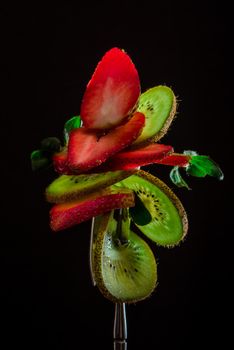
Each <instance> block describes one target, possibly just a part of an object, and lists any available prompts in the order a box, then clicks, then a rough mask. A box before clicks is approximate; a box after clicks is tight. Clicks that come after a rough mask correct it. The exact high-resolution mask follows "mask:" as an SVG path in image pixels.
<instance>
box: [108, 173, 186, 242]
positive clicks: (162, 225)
mask: <svg viewBox="0 0 234 350" xmlns="http://www.w3.org/2000/svg"><path fill="white" fill-rule="evenodd" d="M114 186H121V187H123V186H125V187H127V188H129V189H132V190H133V191H134V192H135V194H136V195H137V196H139V198H140V199H141V201H142V203H143V204H144V206H145V207H146V209H147V210H148V211H149V213H150V214H151V217H152V220H151V221H150V222H149V223H148V224H146V225H139V222H135V224H136V226H137V227H138V228H139V229H140V230H141V232H142V233H144V234H145V235H146V236H147V237H149V238H150V239H151V240H153V241H154V242H156V243H157V244H159V245H161V246H174V245H176V244H178V243H179V242H180V241H181V240H183V238H184V237H185V235H186V233H187V229H188V221H187V215H186V212H185V210H184V207H183V205H182V203H181V202H180V200H179V199H178V198H177V196H176V195H175V194H174V192H172V190H171V189H170V188H169V187H168V186H167V185H166V184H165V183H164V182H163V181H161V180H159V179H158V178H157V177H154V176H153V175H151V174H148V173H146V172H145V171H143V170H139V171H138V173H137V174H135V175H132V176H130V177H128V178H127V179H124V180H122V181H121V182H119V183H118V184H116V185H114ZM133 219H134V217H133Z"/></svg>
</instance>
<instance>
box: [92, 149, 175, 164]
mask: <svg viewBox="0 0 234 350" xmlns="http://www.w3.org/2000/svg"><path fill="white" fill-rule="evenodd" d="M172 152H173V147H172V146H168V145H162V144H159V143H154V144H150V145H147V146H145V147H141V148H138V149H130V150H127V151H122V152H119V153H117V154H115V155H114V156H113V157H111V158H110V159H108V161H107V162H106V163H104V164H102V165H101V166H100V167H99V168H101V169H102V170H103V171H104V170H106V171H107V169H111V170H121V169H124V170H127V169H135V168H137V167H139V166H144V165H148V164H152V163H157V162H158V161H161V160H163V159H164V157H166V156H167V155H168V154H170V153H172Z"/></svg>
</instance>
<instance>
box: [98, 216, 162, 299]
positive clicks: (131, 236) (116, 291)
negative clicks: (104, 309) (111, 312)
mask: <svg viewBox="0 0 234 350" xmlns="http://www.w3.org/2000/svg"><path fill="white" fill-rule="evenodd" d="M125 225H126V223H125ZM125 229H126V227H125ZM94 231H95V240H94V246H93V247H94V248H93V249H94V251H93V260H92V263H93V270H94V276H95V281H96V283H97V286H98V288H99V290H100V291H101V293H102V294H103V295H104V296H105V297H106V298H108V299H109V300H111V301H113V302H126V303H133V302H137V301H140V300H143V299H145V298H147V297H149V296H150V295H151V294H152V292H153V291H154V289H155V287H156V282H157V267H156V261H155V257H154V254H153V252H152V251H151V249H150V247H149V246H148V244H147V243H146V242H145V241H144V240H143V239H142V238H140V237H139V236H138V235H136V234H135V233H133V232H132V231H131V230H129V232H128V240H127V241H125V243H122V244H121V243H120V241H119V240H118V238H117V237H116V231H117V221H116V220H115V219H114V217H113V211H112V212H110V213H108V214H106V215H103V216H102V220H101V221H100V220H98V229H97V230H94Z"/></svg>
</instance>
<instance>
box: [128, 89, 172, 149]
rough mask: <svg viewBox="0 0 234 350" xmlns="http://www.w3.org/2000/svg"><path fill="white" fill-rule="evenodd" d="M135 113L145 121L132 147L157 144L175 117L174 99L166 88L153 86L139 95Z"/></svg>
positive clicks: (170, 91)
mask: <svg viewBox="0 0 234 350" xmlns="http://www.w3.org/2000/svg"><path fill="white" fill-rule="evenodd" d="M137 111H138V112H141V113H143V114H144V115H145V118H146V119H145V126H144V128H143V130H142V132H141V134H140V136H139V137H138V138H137V139H136V141H134V143H133V146H138V145H142V144H144V143H149V142H157V141H159V140H160V139H161V138H162V137H163V136H164V135H165V133H166V132H167V130H168V128H169V126H170V124H171V122H172V120H173V118H174V116H175V113H176V97H175V95H174V93H173V91H172V90H171V89H170V88H169V87H168V86H164V85H159V86H155V87H153V88H151V89H149V90H147V91H145V92H144V93H143V94H141V96H140V99H139V105H138V108H137Z"/></svg>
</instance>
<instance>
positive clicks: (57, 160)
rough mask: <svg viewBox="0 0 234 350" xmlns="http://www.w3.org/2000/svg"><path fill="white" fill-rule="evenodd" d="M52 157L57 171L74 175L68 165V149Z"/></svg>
mask: <svg viewBox="0 0 234 350" xmlns="http://www.w3.org/2000/svg"><path fill="white" fill-rule="evenodd" d="M52 159H53V165H54V170H55V171H57V172H58V173H59V174H66V175H72V174H71V171H70V169H69V167H68V165H67V149H64V150H62V151H61V152H58V153H55V154H54V155H53V157H52Z"/></svg>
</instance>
